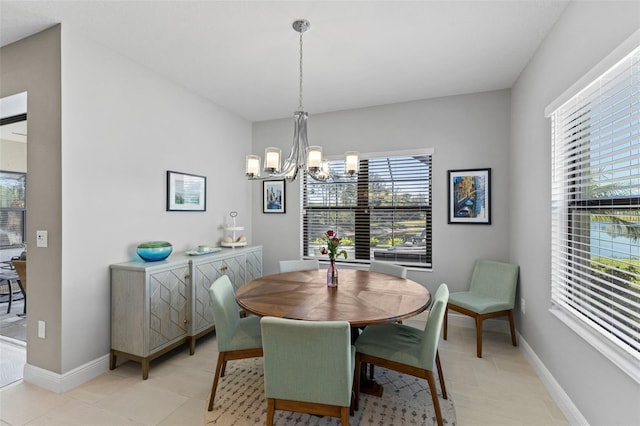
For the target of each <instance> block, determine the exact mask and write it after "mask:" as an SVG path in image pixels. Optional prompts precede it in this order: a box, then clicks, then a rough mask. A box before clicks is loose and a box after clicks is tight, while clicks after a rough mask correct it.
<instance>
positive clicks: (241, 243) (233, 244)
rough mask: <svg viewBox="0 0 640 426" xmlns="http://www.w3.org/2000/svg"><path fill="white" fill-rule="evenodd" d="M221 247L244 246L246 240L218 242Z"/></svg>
mask: <svg viewBox="0 0 640 426" xmlns="http://www.w3.org/2000/svg"><path fill="white" fill-rule="evenodd" d="M220 245H221V246H222V247H244V246H246V245H247V242H246V241H238V242H235V243H220Z"/></svg>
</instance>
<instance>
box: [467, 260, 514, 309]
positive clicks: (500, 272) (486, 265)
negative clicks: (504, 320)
mask: <svg viewBox="0 0 640 426" xmlns="http://www.w3.org/2000/svg"><path fill="white" fill-rule="evenodd" d="M518 270H519V267H518V265H512V264H510V263H503V262H496V261H494V260H478V261H477V262H476V266H475V267H474V269H473V275H472V276H471V286H470V289H469V291H471V292H472V293H477V294H481V295H483V296H491V297H494V298H496V299H499V300H501V301H503V302H505V303H507V304H508V305H509V308H510V309H513V306H514V304H515V300H516V286H517V285H518Z"/></svg>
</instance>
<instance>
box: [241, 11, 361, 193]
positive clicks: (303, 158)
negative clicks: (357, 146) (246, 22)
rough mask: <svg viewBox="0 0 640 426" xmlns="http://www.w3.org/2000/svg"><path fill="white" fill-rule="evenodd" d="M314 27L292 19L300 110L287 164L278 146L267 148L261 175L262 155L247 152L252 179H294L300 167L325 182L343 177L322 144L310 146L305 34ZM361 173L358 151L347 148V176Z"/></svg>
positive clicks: (314, 177) (248, 172) (296, 114)
mask: <svg viewBox="0 0 640 426" xmlns="http://www.w3.org/2000/svg"><path fill="white" fill-rule="evenodd" d="M310 28H311V24H310V23H309V21H307V20H306V19H299V20H296V21H294V22H293V29H294V30H295V31H297V32H299V33H300V90H299V97H298V101H299V105H298V111H296V112H295V113H294V114H293V118H294V129H293V145H292V146H291V153H290V154H289V157H287V159H286V160H284V165H282V164H281V150H280V148H276V147H268V148H266V149H265V152H264V164H263V171H264V173H266V174H267V176H265V177H264V178H260V156H259V155H247V162H246V170H245V173H246V175H247V177H248V178H249V179H273V178H284V179H287V180H289V181H293V180H295V179H296V177H297V176H298V171H299V170H304V172H305V173H307V174H308V175H309V176H310V177H311V178H313V179H315V180H318V181H324V180H335V179H339V178H340V177H341V176H338V175H335V174H332V173H330V171H329V166H328V162H327V161H326V160H324V158H323V156H322V147H321V146H309V141H308V139H307V119H308V117H309V115H308V114H307V113H306V112H305V111H304V107H303V106H302V35H303V34H304V33H305V32H306V31H308V30H309V29H310ZM357 174H358V153H357V152H355V151H347V152H346V153H345V175H346V176H355V175H357Z"/></svg>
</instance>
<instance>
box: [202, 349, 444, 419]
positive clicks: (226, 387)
mask: <svg viewBox="0 0 640 426" xmlns="http://www.w3.org/2000/svg"><path fill="white" fill-rule="evenodd" d="M375 379H376V381H377V382H378V383H379V384H381V385H382V386H383V387H384V393H383V395H382V397H376V396H371V395H365V394H360V408H359V410H358V411H356V412H355V415H354V416H352V417H351V418H350V424H351V425H352V426H358V425H363V426H364V425H376V426H380V425H394V426H395V425H435V424H437V423H436V416H435V411H434V409H433V405H432V403H431V394H430V393H429V385H428V384H427V381H426V380H422V379H417V378H415V377H412V376H408V375H404V374H400V373H396V372H395V371H392V370H388V369H386V368H381V367H376V368H375ZM263 381H264V376H263V364H262V358H252V359H244V360H238V361H230V362H229V363H228V364H227V371H226V373H225V375H224V377H221V378H220V381H219V382H218V390H217V392H216V401H215V404H214V407H213V411H206V409H205V420H206V423H207V424H215V425H224V426H227V425H228V426H245V425H264V424H265V422H266V415H267V402H266V399H265V396H264V386H263V384H264V382H263ZM436 382H437V379H436ZM436 386H437V388H438V391H439V392H440V384H439V383H437V384H436ZM439 396H440V410H441V412H442V418H443V422H444V424H445V425H455V424H456V412H455V409H454V406H453V401H452V400H451V396H450V395H448V396H449V399H447V400H445V399H442V397H441V395H439ZM274 424H275V425H281V426H285V425H286V426H290V425H297V426H303V425H304V426H325V425H339V424H340V419H338V418H335V417H318V416H312V415H308V414H302V413H292V412H288V411H276V414H275V419H274Z"/></svg>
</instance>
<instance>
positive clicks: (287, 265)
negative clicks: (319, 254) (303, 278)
mask: <svg viewBox="0 0 640 426" xmlns="http://www.w3.org/2000/svg"><path fill="white" fill-rule="evenodd" d="M312 269H320V262H318V259H301V260H281V261H280V272H294V271H310V270H312Z"/></svg>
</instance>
